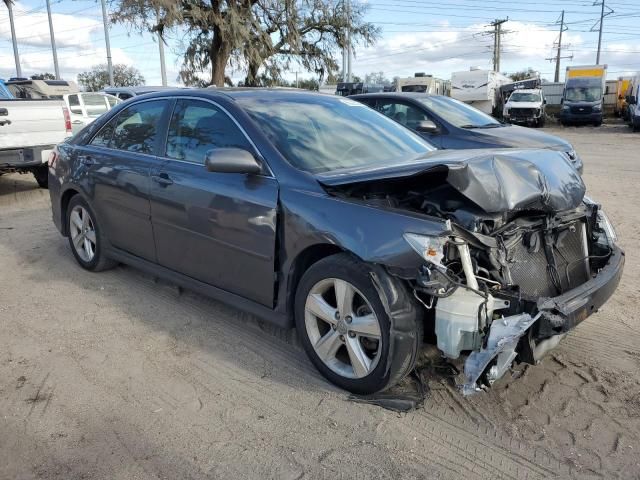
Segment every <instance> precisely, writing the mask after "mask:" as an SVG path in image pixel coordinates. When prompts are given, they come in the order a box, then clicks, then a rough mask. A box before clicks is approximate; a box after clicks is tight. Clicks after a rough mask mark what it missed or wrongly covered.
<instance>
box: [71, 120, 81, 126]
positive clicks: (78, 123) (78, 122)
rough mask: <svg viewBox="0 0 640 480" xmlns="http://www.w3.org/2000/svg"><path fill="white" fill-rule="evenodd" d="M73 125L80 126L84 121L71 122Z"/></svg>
mask: <svg viewBox="0 0 640 480" xmlns="http://www.w3.org/2000/svg"><path fill="white" fill-rule="evenodd" d="M71 123H73V124H74V125H80V124H82V123H83V122H82V120H74V121H73V122H71Z"/></svg>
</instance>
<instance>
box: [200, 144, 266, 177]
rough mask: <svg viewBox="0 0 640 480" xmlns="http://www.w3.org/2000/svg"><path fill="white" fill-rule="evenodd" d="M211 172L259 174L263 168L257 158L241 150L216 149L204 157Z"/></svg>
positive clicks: (206, 166) (205, 164)
mask: <svg viewBox="0 0 640 480" xmlns="http://www.w3.org/2000/svg"><path fill="white" fill-rule="evenodd" d="M204 166H205V168H206V169H207V171H209V172H218V173H247V174H258V173H261V172H262V167H261V166H260V164H259V163H258V161H257V160H256V158H255V157H254V156H253V155H252V154H251V153H250V152H247V151H246V150H243V149H241V148H214V149H213V150H209V151H208V152H207V153H206V154H205V157H204Z"/></svg>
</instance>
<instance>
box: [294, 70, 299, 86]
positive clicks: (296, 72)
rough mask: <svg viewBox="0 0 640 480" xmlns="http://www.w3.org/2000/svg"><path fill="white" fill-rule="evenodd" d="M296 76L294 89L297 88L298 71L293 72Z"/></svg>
mask: <svg viewBox="0 0 640 480" xmlns="http://www.w3.org/2000/svg"><path fill="white" fill-rule="evenodd" d="M293 73H295V74H296V88H298V73H299V72H298V71H297V70H296V71H295V72H293Z"/></svg>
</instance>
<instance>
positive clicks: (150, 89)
mask: <svg viewBox="0 0 640 480" xmlns="http://www.w3.org/2000/svg"><path fill="white" fill-rule="evenodd" d="M177 88H187V87H168V86H167V87H165V86H156V87H154V86H152V85H144V86H139V87H105V88H103V89H102V91H103V92H133V93H135V94H137V95H142V94H143V93H152V92H157V91H160V90H175V89H177Z"/></svg>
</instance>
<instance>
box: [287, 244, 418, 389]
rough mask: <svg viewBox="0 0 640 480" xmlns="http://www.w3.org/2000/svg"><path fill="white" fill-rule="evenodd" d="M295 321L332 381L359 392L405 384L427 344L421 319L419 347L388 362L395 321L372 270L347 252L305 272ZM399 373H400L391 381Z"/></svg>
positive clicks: (316, 361) (304, 342)
mask: <svg viewBox="0 0 640 480" xmlns="http://www.w3.org/2000/svg"><path fill="white" fill-rule="evenodd" d="M295 321H296V328H297V330H298V335H299V337H300V339H301V341H302V345H303V347H304V349H305V351H306V353H307V355H308V356H309V359H310V360H311V362H312V363H313V364H314V366H315V367H316V368H317V369H318V370H319V371H320V373H321V374H322V375H323V376H324V377H325V378H327V379H328V380H329V381H330V382H332V383H334V384H336V385H338V386H339V387H341V388H344V389H345V390H348V391H350V392H353V393H356V394H362V395H365V394H371V393H374V392H378V391H380V390H384V389H387V388H389V387H391V386H392V385H393V384H394V383H396V382H398V381H400V380H401V379H402V378H403V377H404V376H405V375H407V374H408V373H409V372H410V371H411V370H412V369H413V365H414V362H415V357H416V355H417V350H418V348H419V346H420V345H421V343H422V334H421V332H422V328H420V327H421V325H420V326H419V325H418V323H419V321H421V319H419V318H417V316H416V318H415V322H416V325H415V331H414V332H413V333H414V334H415V335H414V339H415V345H414V347H415V348H413V349H412V350H413V351H407V352H405V353H404V354H402V355H395V356H394V358H392V359H391V358H389V355H390V349H389V346H390V331H391V328H390V320H389V317H388V315H387V312H386V310H385V308H384V306H383V303H382V301H381V299H380V294H379V293H378V290H377V289H376V287H375V286H374V284H373V282H372V280H371V274H370V269H369V268H367V266H366V265H365V264H364V263H363V262H360V261H358V260H357V259H355V258H353V257H352V256H351V255H348V254H338V255H333V256H331V257H327V258H325V259H322V260H320V261H319V262H317V263H315V264H314V265H312V266H311V267H310V268H309V269H308V270H307V271H306V272H305V274H304V275H303V277H302V279H301V280H300V283H299V285H298V289H297V292H296V299H295ZM410 350H411V349H410ZM396 357H399V358H396ZM389 362H394V365H390V364H389ZM394 367H397V368H394ZM398 369H400V370H402V372H401V374H400V375H395V376H394V378H390V372H391V371H396V372H397V371H398Z"/></svg>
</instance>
